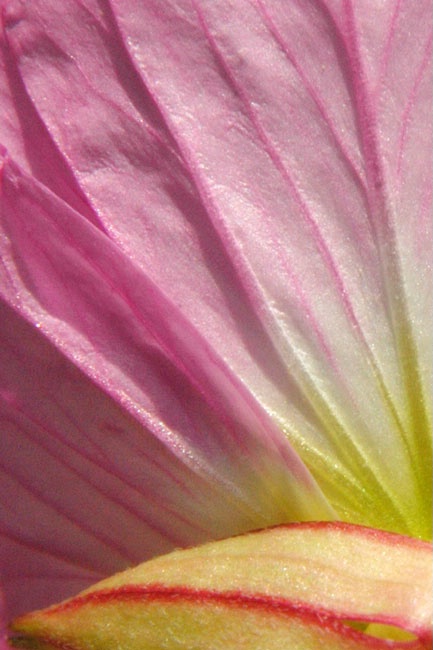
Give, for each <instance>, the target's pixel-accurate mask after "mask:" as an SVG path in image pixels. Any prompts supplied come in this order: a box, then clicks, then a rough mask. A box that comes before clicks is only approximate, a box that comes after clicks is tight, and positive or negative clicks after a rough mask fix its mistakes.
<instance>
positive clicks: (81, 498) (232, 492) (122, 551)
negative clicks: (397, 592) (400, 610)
mask: <svg viewBox="0 0 433 650" xmlns="http://www.w3.org/2000/svg"><path fill="white" fill-rule="evenodd" d="M2 4H4V12H3V20H4V26H5V32H4V42H3V50H2V56H3V58H2V62H1V66H2V67H1V69H0V81H1V83H2V89H1V92H2V95H1V97H0V100H1V101H0V118H3V122H2V124H3V125H4V126H0V138H1V139H2V142H3V144H4V145H5V146H6V147H7V149H8V151H9V152H10V154H11V157H13V158H15V159H16V160H17V162H18V163H19V165H20V168H18V167H17V166H16V165H14V164H13V163H12V162H10V161H9V160H7V162H6V164H5V170H4V193H3V198H2V200H3V222H2V226H1V230H0V236H1V241H0V246H1V255H2V266H0V293H1V295H2V296H3V301H4V302H3V303H1V310H2V313H3V312H4V318H3V321H2V324H1V328H0V337H1V341H2V343H4V346H2V348H1V355H2V360H4V363H3V364H2V368H1V369H0V378H1V381H2V384H1V386H0V388H1V390H2V400H3V401H2V403H1V414H2V418H3V420H4V422H6V423H7V427H6V435H5V436H4V437H3V438H2V439H1V444H2V445H4V448H3V451H2V455H1V456H0V464H1V472H2V473H1V474H0V476H1V481H2V485H3V486H4V487H3V490H4V491H3V494H4V501H5V504H6V506H7V507H6V509H5V514H3V513H2V514H1V515H0V516H3V517H4V518H3V519H2V520H0V521H1V522H2V523H1V526H2V527H1V531H2V534H3V536H4V544H3V546H2V551H1V552H2V554H3V556H2V560H1V564H0V567H1V570H2V572H3V573H4V575H5V580H6V586H7V590H8V596H9V597H10V598H11V601H10V602H11V603H12V605H11V608H12V609H13V610H15V608H16V609H17V610H18V609H20V611H21V609H25V608H27V607H33V606H37V605H41V604H45V603H46V602H47V600H48V598H49V597H50V598H51V597H52V599H56V598H57V597H58V598H61V597H63V596H64V595H66V593H69V592H70V591H72V590H75V589H76V588H81V585H84V584H86V583H87V581H89V580H91V579H94V577H95V573H98V574H105V573H106V572H109V571H113V570H116V569H117V568H121V567H123V566H124V565H125V564H126V563H127V562H129V561H138V560H139V559H142V558H143V557H145V556H147V555H148V554H151V553H154V552H155V551H156V550H166V549H167V548H170V547H172V546H173V545H178V544H181V545H183V544H189V543H197V542H199V541H202V540H204V539H207V538H209V537H212V536H215V537H220V536H224V535H229V534H234V533H236V532H239V531H242V530H246V529H247V528H250V527H257V526H264V525H267V524H269V523H277V522H279V521H283V520H288V519H293V518H316V517H317V518H319V517H322V518H327V517H330V516H332V514H333V512H336V513H338V515H339V516H340V517H341V518H344V519H346V520H351V521H357V522H363V523H368V524H370V525H376V526H380V527H385V528H389V529H393V530H399V531H406V532H410V533H412V534H415V535H420V536H425V537H426V536H428V535H430V534H431V533H430V529H431V505H430V502H431V463H430V462H426V458H429V457H430V456H429V454H430V448H431V428H430V424H429V423H430V421H431V396H430V374H431V348H432V346H431V281H430V280H431V278H430V273H429V269H430V268H431V263H432V250H431V223H430V219H429V214H430V206H431V175H430V169H431V166H430V165H429V163H428V161H429V159H430V156H431V142H430V141H429V138H430V137H431V134H430V132H428V133H426V130H427V129H426V126H425V125H426V123H428V124H429V123H430V99H429V98H430V94H431V79H430V77H429V74H428V68H429V63H430V56H429V55H430V49H429V48H430V47H431V40H430V39H431V23H430V3H429V2H427V1H426V0H418V1H417V2H415V1H413V2H412V1H409V2H399V1H397V0H386V1H385V2H382V3H380V7H378V6H377V3H376V2H372V0H360V1H359V2H356V3H355V2H350V1H349V0H317V2H314V3H311V2H299V1H298V0H294V1H293V2H290V3H287V2H286V1H285V0H266V1H265V0H236V1H235V2H233V1H232V0H231V1H229V0H175V1H174V0H166V1H165V2H164V3H161V2H159V0H157V1H155V0H146V2H145V3H143V2H140V1H139V0H129V2H128V3H123V2H118V0H113V1H112V2H110V3H109V2H97V1H96V0H62V3H58V2H56V0H32V1H31V2H24V1H16V2H15V1H12V2H3V3H2ZM426 16H427V18H426ZM414 34H416V39H415V38H414ZM415 41H416V43H415ZM22 169H23V170H25V171H21V170H22ZM27 174H30V175H31V176H29V175H27ZM32 176H33V178H32ZM95 226H96V227H95ZM41 396H43V398H42V397H41ZM17 440H18V441H19V445H18V444H17ZM287 440H288V441H289V442H287ZM289 443H290V444H289ZM294 449H296V451H297V452H298V453H299V454H300V456H301V458H302V461H300V460H299V458H298V457H297V456H296V454H295V453H294V451H293V450H294ZM303 462H304V463H305V464H306V466H307V467H308V470H306V469H305V466H304V465H303ZM41 467H43V470H42V471H41ZM309 472H311V475H312V476H313V477H314V478H313V479H312V478H311V476H310V474H309ZM315 481H317V482H318V483H319V485H320V488H319V487H318V486H317V484H316V483H315ZM17 502H18V503H19V504H20V506H19V508H17V506H16V503H17ZM41 522H42V523H43V524H44V525H41ZM44 522H45V523H44ZM126 530H127V531H128V534H125V531H126ZM11 558H12V559H11ZM18 564H19V567H18ZM24 575H25V576H26V580H28V584H29V585H31V588H29V589H28V590H26V594H25V596H24V597H23V596H22V594H21V596H20V595H19V584H18V581H19V580H22V579H23V576H24ZM74 585H75V586H74ZM20 597H21V598H23V600H22V602H21V603H20V604H19V603H18V602H17V601H18V599H19V598H20ZM25 599H27V600H25Z"/></svg>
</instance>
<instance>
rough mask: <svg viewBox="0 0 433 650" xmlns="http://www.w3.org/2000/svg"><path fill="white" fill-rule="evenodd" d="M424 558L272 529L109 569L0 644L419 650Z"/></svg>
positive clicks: (340, 527) (394, 538)
mask: <svg viewBox="0 0 433 650" xmlns="http://www.w3.org/2000/svg"><path fill="white" fill-rule="evenodd" d="M431 559H432V552H431V546H430V544H427V543H424V542H420V541H416V540H413V539H410V538H406V537H402V536H399V535H393V534H389V533H383V532H378V531H374V530H371V529H366V528H362V527H356V526H350V525H344V524H303V525H302V524H301V525H292V526H279V527H276V528H272V529H267V530H263V531H259V532H255V533H251V534H248V535H244V536H239V537H235V538H231V539H228V540H224V541H221V542H215V543H210V544H207V545H205V546H202V547H197V548H193V549H189V550H183V551H175V552H173V553H171V554H169V555H165V556H162V557H159V558H156V559H154V560H151V561H149V562H147V563H145V564H142V565H140V566H138V567H136V568H134V569H131V570H129V571H126V572H124V573H120V574H118V575H116V576H114V577H113V578H110V579H108V580H104V581H102V582H101V583H99V584H97V585H95V586H93V587H92V588H91V589H88V590H86V591H85V592H83V593H82V594H80V595H78V596H77V597H75V598H72V599H70V600H67V601H65V602H63V603H61V604H60V605H57V606H54V607H51V608H49V609H47V610H43V611H38V612H34V613H32V614H28V615H25V616H23V617H21V618H20V619H17V620H16V621H15V622H14V623H13V625H12V633H11V642H12V644H13V646H14V647H17V648H34V649H38V650H42V649H43V650H51V649H54V648H63V647H64V648H68V649H73V650H85V649H86V648H90V647H91V648H93V649H94V650H114V649H115V648H122V650H143V648H147V647H149V648H167V650H170V649H171V648H173V649H174V648H176V649H179V650H180V649H181V648H185V650H190V649H191V648H196V647H197V648H198V647H200V648H202V647H206V648H207V649H208V650H220V649H223V648H227V649H233V650H235V649H238V648H239V649H240V648H242V649H245V650H250V649H251V650H253V649H254V650H257V649H258V648H263V649H265V648H266V650H273V649H275V650H277V649H278V650H281V649H282V648H291V647H296V648H298V649H300V650H317V648H329V649H335V650H337V649H341V650H346V649H347V650H358V649H359V650H361V649H364V648H365V649H367V648H370V649H374V650H382V649H385V648H387V649H388V650H389V649H392V648H395V649H397V648H398V649H401V648H406V649H407V650H421V649H423V650H424V649H425V650H427V648H429V647H431V627H430V625H431V616H432V613H433V606H432V600H431V598H430V596H431V586H432V562H431ZM252 569H253V570H252ZM367 626H370V627H367ZM380 635H383V636H384V637H385V638H379V636H380ZM395 637H397V638H398V637H400V641H399V640H395ZM393 638H394V640H393ZM401 639H403V641H402V640H401Z"/></svg>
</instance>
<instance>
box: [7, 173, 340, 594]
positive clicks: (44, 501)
mask: <svg viewBox="0 0 433 650" xmlns="http://www.w3.org/2000/svg"><path fill="white" fill-rule="evenodd" d="M28 214H31V215H32V221H31V224H30V223H29V221H28V219H27V215H28ZM1 233H2V243H1V244H0V247H1V255H2V259H3V267H2V269H3V270H2V272H1V276H0V277H1V286H2V294H3V299H4V300H5V301H6V302H7V303H9V305H11V306H12V307H13V308H14V309H16V310H17V311H18V312H20V313H21V314H22V315H23V316H24V317H25V318H26V319H27V320H29V321H30V322H31V323H33V325H34V326H35V327H36V328H37V329H39V332H38V331H37V330H36V329H35V328H33V329H32V328H30V327H29V326H28V325H27V324H25V323H23V322H22V321H21V320H19V319H18V318H17V316H16V315H14V314H13V312H11V311H10V310H9V309H8V308H7V307H4V312H5V317H4V326H3V332H2V333H3V336H5V331H6V334H7V336H6V339H5V341H4V345H3V346H2V350H3V354H4V355H5V360H4V363H3V364H2V368H4V369H5V372H4V374H3V377H2V389H3V403H2V407H3V409H4V415H3V417H4V420H5V423H6V425H7V426H6V435H4V436H3V439H2V445H4V448H3V451H2V454H1V455H0V458H1V461H0V464H1V467H2V481H3V482H4V486H3V494H4V495H5V498H6V499H7V501H6V504H7V509H6V511H5V514H4V521H3V529H2V530H3V534H4V538H5V539H4V542H5V543H4V545H3V550H2V553H3V554H4V555H5V560H4V562H3V563H2V565H3V567H4V571H5V573H6V575H5V579H6V580H8V581H9V583H10V588H11V591H12V596H13V595H14V593H16V591H18V592H19V591H20V584H19V580H20V579H22V578H23V576H24V575H26V571H29V573H30V576H29V577H31V576H32V574H33V575H35V576H36V580H37V579H38V575H39V573H42V572H43V571H44V570H48V576H42V577H43V580H45V581H47V583H48V585H51V582H50V580H49V575H50V574H53V575H55V576H58V573H59V572H62V573H63V575H64V576H65V580H67V565H68V562H69V561H73V563H74V564H75V565H76V564H77V563H78V565H79V571H77V569H76V568H74V569H73V570H72V577H71V580H77V581H79V580H86V579H87V578H88V577H89V574H88V570H89V569H92V570H97V571H100V572H101V573H103V572H105V573H109V572H112V571H113V570H115V569H116V568H120V567H122V566H125V564H126V563H127V562H133V561H135V562H137V561H138V559H139V558H142V557H145V556H146V555H149V554H153V553H155V552H157V551H158V550H160V549H161V548H169V547H173V546H174V545H186V544H191V543H194V542H197V541H198V540H203V539H209V538H212V537H221V536H227V535H231V534H235V533H237V532H240V531H242V530H247V529H248V528H251V527H255V526H257V525H259V526H263V525H269V524H271V523H275V522H278V521H284V520H288V519H307V518H313V519H314V518H324V517H325V518H327V517H329V516H331V514H332V511H331V510H330V508H329V506H328V505H327V504H326V502H325V500H324V498H323V496H322V494H321V492H320V490H319V489H318V487H317V486H316V485H315V483H314V481H313V480H312V479H311V477H310V475H309V473H308V471H307V470H306V469H305V467H304V466H303V465H302V462H301V461H300V459H299V458H298V457H297V456H296V454H295V453H294V452H293V451H292V450H291V449H290V447H289V445H288V444H287V442H286V441H285V439H284V438H282V437H281V436H280V435H279V432H278V431H277V430H276V429H275V427H274V425H273V423H272V420H271V419H270V418H268V417H267V416H266V414H265V413H264V412H262V411H261V410H260V409H259V408H258V405H257V403H256V402H255V401H254V399H253V398H252V396H251V395H250V394H248V393H247V392H246V391H245V390H244V388H243V386H242V385H241V384H240V383H239V382H238V381H237V380H236V378H235V377H233V375H232V373H231V372H230V370H229V369H228V368H227V367H226V366H225V365H224V363H223V362H222V360H220V359H218V358H216V357H215V355H214V354H213V351H212V350H211V349H209V348H208V346H207V345H206V343H205V342H204V341H202V339H201V337H200V335H199V334H198V333H197V332H196V331H195V330H194V328H193V327H191V325H190V324H189V323H187V322H185V321H183V319H182V317H181V316H180V314H178V313H177V310H176V308H175V307H174V306H173V305H171V304H170V303H168V302H167V300H166V299H164V298H163V296H161V295H160V293H159V291H158V289H157V288H156V287H155V286H154V285H152V284H151V282H150V281H149V280H148V278H146V276H145V275H144V273H143V272H142V271H140V270H138V269H137V268H135V267H134V266H133V265H132V264H131V263H130V262H129V261H128V260H127V259H126V258H125V257H124V256H123V255H122V253H121V252H120V251H119V250H118V249H117V247H116V246H115V245H114V244H113V243H112V242H110V240H109V239H107V238H106V237H105V236H104V235H103V234H101V233H100V232H99V231H98V230H96V229H95V228H94V227H93V226H92V225H90V224H89V223H88V222H87V221H86V220H85V219H83V218H81V217H80V215H78V214H77V213H74V212H73V211H72V209H70V208H68V206H66V204H64V203H62V202H61V201H59V200H58V199H57V198H56V197H55V196H54V195H52V194H50V193H49V192H47V191H46V190H45V189H44V188H43V186H40V185H38V184H37V183H36V182H35V181H34V180H33V179H31V178H30V177H27V176H25V175H24V174H23V173H22V172H20V171H19V169H18V168H16V166H14V165H13V164H12V163H10V162H6V163H5V166H4V170H3V225H2V230H1ZM18 329H21V330H23V334H22V335H21V336H17V330H18ZM42 333H43V334H44V335H45V336H46V337H47V338H48V339H49V340H51V342H52V343H53V344H54V345H55V346H56V347H57V348H58V349H59V350H60V351H61V352H62V353H63V355H65V356H66V357H67V358H68V359H69V360H70V361H71V362H72V363H73V365H74V366H75V368H74V367H73V366H71V364H70V362H67V361H66V360H65V359H64V358H63V356H61V355H59V353H58V352H57V351H55V350H53V349H51V348H50V347H49V344H48V342H47V341H46V340H45V339H44V338H43V337H42ZM32 349H33V350H34V352H33V355H34V356H33V359H32V356H31V351H32ZM50 357H52V359H50ZM41 365H42V367H41ZM26 368H27V369H29V370H30V372H31V374H30V375H29V377H28V380H27V381H25V380H24V381H23V379H22V376H23V375H24V377H25V376H26ZM6 369H7V371H6ZM80 371H81V372H80ZM27 372H28V371H27ZM82 373H84V374H85V375H87V376H88V377H89V378H90V379H91V380H92V381H93V382H94V384H96V386H92V385H91V384H90V385H89V381H88V380H87V379H86V377H85V376H83V374H82ZM39 378H40V379H39ZM60 386H61V390H59V387H60ZM35 387H37V390H35ZM125 411H129V414H130V415H129V416H128V414H127V413H125ZM204 432H206V435H203V434H204ZM17 439H19V440H21V441H22V442H21V444H20V445H16V440H17ZM131 454H133V455H135V454H137V458H134V460H133V461H132V460H131ZM40 468H43V470H42V474H41V471H40ZM17 501H18V503H19V504H22V507H21V506H20V507H19V508H17V507H16V505H15V504H16V502H17ZM83 508H84V509H83ZM126 530H127V531H131V532H130V533H129V535H128V536H125V532H124V531H126ZM46 552H48V553H49V554H50V555H52V556H53V557H54V562H55V564H54V566H53V565H50V561H51V560H50V557H49V558H48V563H46V562H45V560H44V558H43V557H41V554H43V553H46ZM8 556H9V557H12V558H15V560H16V559H17V556H18V557H19V562H18V563H17V562H16V561H15V562H13V564H12V567H13V568H12V573H11V575H9V574H10V572H11V569H10V566H11V565H10V564H9V563H8V562H7V561H6V560H7V557H8ZM65 562H66V567H65V568H64V569H62V567H61V565H62V563H65ZM83 563H84V564H83ZM29 565H30V566H29ZM45 565H46V567H47V569H44V566H45ZM83 570H84V571H83ZM86 571H87V572H86ZM60 586H61V588H63V586H64V583H63V582H62V583H61V585H60ZM49 588H50V589H51V586H49ZM46 589H48V587H47V588H44V591H46ZM41 591H42V588H38V589H35V592H34V593H36V594H37V596H36V597H37V598H39V596H38V593H40V592H41ZM50 596H51V597H52V594H50ZM15 597H16V596H15ZM32 597H33V594H32V592H31V591H29V598H30V599H31V598H32ZM26 605H27V602H26ZM33 606H35V604H34V605H33Z"/></svg>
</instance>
